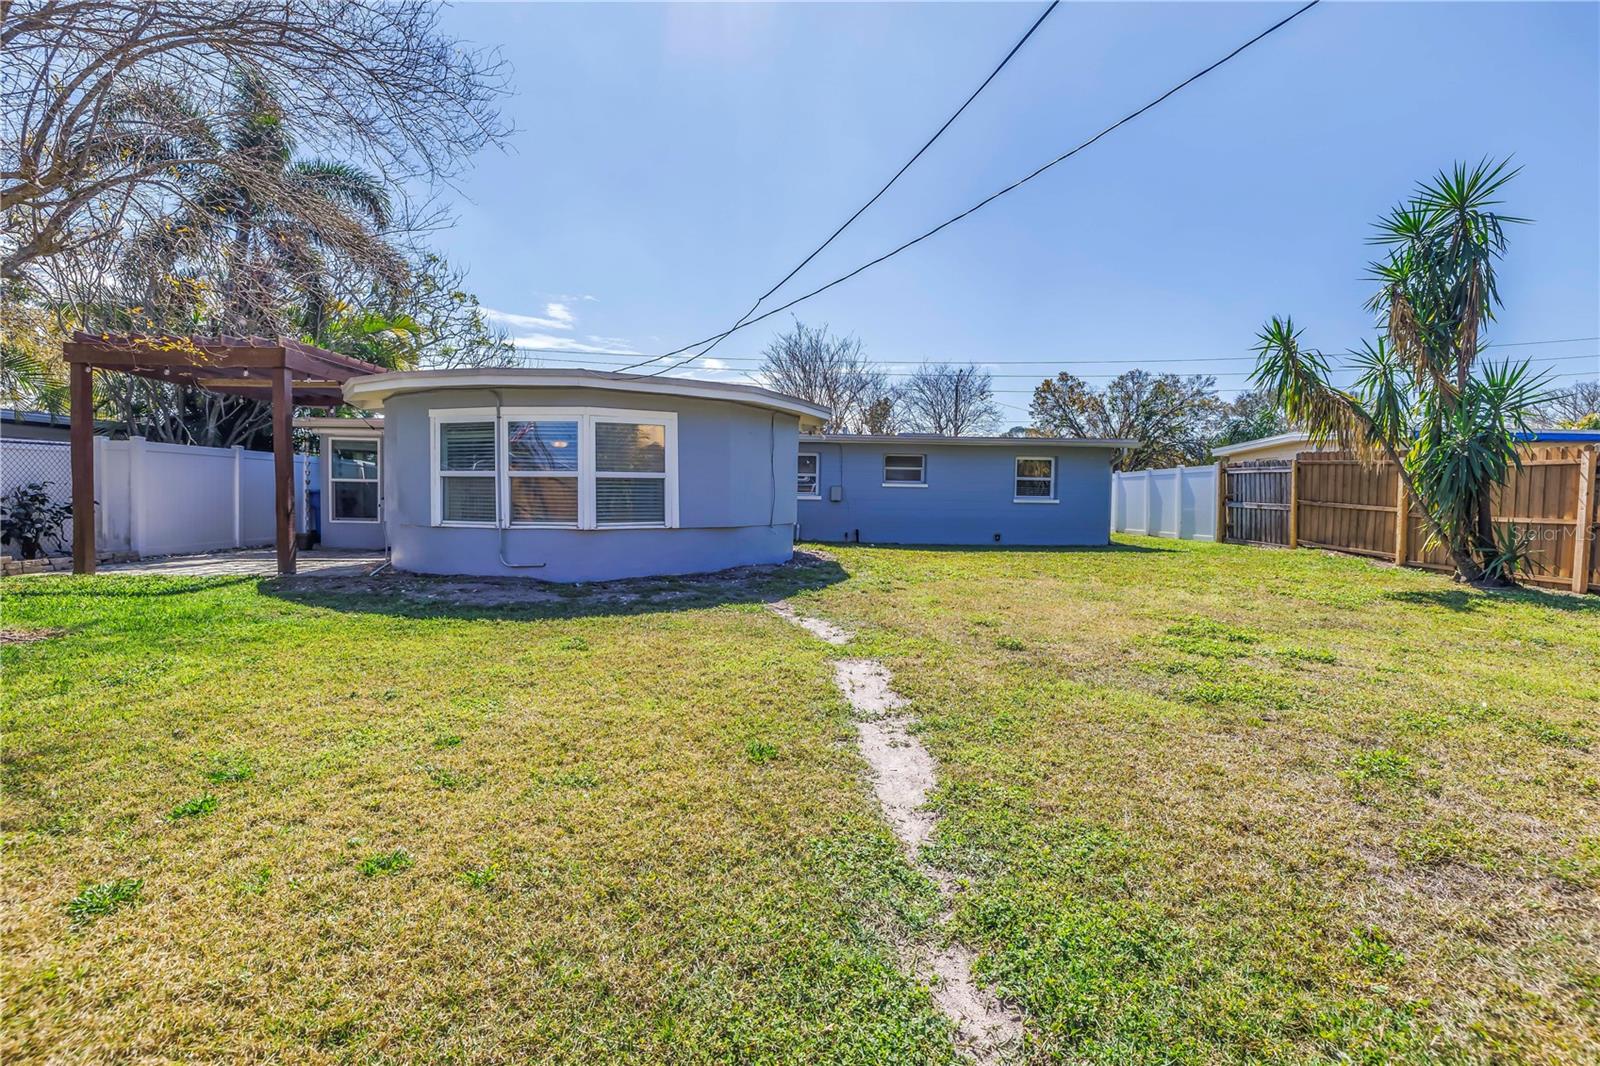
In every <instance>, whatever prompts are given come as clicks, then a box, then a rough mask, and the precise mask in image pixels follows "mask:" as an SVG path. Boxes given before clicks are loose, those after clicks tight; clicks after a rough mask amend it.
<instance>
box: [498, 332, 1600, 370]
mask: <svg viewBox="0 0 1600 1066" xmlns="http://www.w3.org/2000/svg"><path fill="white" fill-rule="evenodd" d="M1597 339H1600V338H1597ZM1528 343H1533V344H1536V343H1539V342H1537V341H1530V342H1528ZM523 350H524V351H526V352H528V353H529V354H531V355H543V354H546V353H551V352H557V351H558V349H554V348H530V349H523ZM1492 350H1493V349H1489V348H1485V349H1482V350H1481V351H1480V352H1479V355H1480V356H1484V355H1488V354H1489V353H1490V352H1491V351H1492ZM1255 358H1256V357H1255V356H1253V355H1219V356H1216V357H1214V358H1178V359H1168V358H1163V357H1161V356H1146V357H1145V358H1143V359H886V360H881V361H878V362H875V363H873V364H872V366H873V367H874V368H877V367H890V366H922V365H924V364H926V365H928V366H967V365H972V366H978V367H987V366H1043V367H1057V366H1132V367H1148V368H1151V369H1153V370H1156V371H1158V372H1159V370H1160V369H1161V368H1162V367H1163V366H1165V365H1167V364H1169V363H1185V364H1192V363H1204V364H1207V365H1210V364H1214V363H1238V362H1254V361H1255ZM1529 358H1530V359H1534V360H1538V361H1541V362H1546V363H1561V362H1569V361H1571V360H1573V359H1600V352H1584V353H1578V354H1567V355H1546V356H1530V357H1529ZM718 361H719V362H723V363H756V364H760V363H764V362H765V360H764V359H762V358H761V357H759V356H718ZM568 362H573V363H595V364H596V369H602V370H611V369H612V368H611V367H608V366H606V365H605V364H603V363H600V361H599V359H598V358H586V357H582V356H580V357H576V358H571V359H569V360H568ZM615 372H616V373H622V371H621V370H617V371H615ZM879 372H880V373H888V374H891V375H892V374H894V373H896V371H879ZM990 376H991V377H997V378H1003V377H1033V376H1035V375H1034V374H1032V373H1028V374H1005V373H1001V374H991V375H990ZM1080 376H1081V375H1080Z"/></svg>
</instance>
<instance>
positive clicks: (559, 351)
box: [517, 337, 1600, 366]
mask: <svg viewBox="0 0 1600 1066" xmlns="http://www.w3.org/2000/svg"><path fill="white" fill-rule="evenodd" d="M1580 341H1600V337H1557V338H1554V339H1551V340H1542V341H1491V342H1489V343H1488V344H1486V345H1484V346H1483V347H1482V348H1480V349H1478V351H1479V353H1480V354H1482V353H1483V352H1487V351H1489V350H1491V349H1493V348H1525V347H1528V346H1530V345H1535V344H1577V343H1579V342H1580ZM517 351H519V352H522V353H525V354H527V355H581V356H592V357H593V358H594V359H596V360H599V359H603V358H604V359H632V358H633V357H634V356H636V355H638V354H639V353H638V352H606V351H595V350H594V349H592V348H518V349H517ZM1254 358H1255V356H1253V355H1219V356H1216V357H1215V358H1208V357H1204V356H1201V357H1197V358H1192V359H1191V358H1187V357H1185V358H1180V359H1158V358H1156V357H1154V356H1148V357H1146V358H1144V359H990V360H985V361H979V365H980V366H999V365H1001V364H1003V363H1017V364H1025V365H1041V366H1042V365H1045V364H1048V365H1050V366H1056V365H1061V366H1072V365H1075V364H1076V365H1085V364H1089V363H1148V362H1162V363H1210V362H1220V361H1226V360H1237V359H1254ZM723 359H724V360H725V361H727V362H733V363H759V362H761V358H760V357H759V356H750V355H727V356H723ZM924 361H926V360H917V362H924ZM932 361H933V362H953V363H968V362H972V361H973V360H970V359H951V360H932Z"/></svg>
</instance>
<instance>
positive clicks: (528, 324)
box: [483, 301, 577, 329]
mask: <svg viewBox="0 0 1600 1066" xmlns="http://www.w3.org/2000/svg"><path fill="white" fill-rule="evenodd" d="M483 317H485V318H487V319H488V320H489V321H490V322H493V323H496V324H497V325H501V326H507V327H509V328H511V329H571V328H572V326H573V323H575V322H576V321H577V319H576V317H574V315H573V314H572V308H570V307H568V306H567V305H566V304H564V303H560V302H559V301H551V302H550V303H547V304H545V305H544V314H542V315H521V314H516V313H514V312H511V311H497V310H495V309H494V308H492V307H485V308H484V309H483Z"/></svg>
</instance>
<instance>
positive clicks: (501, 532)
mask: <svg viewBox="0 0 1600 1066" xmlns="http://www.w3.org/2000/svg"><path fill="white" fill-rule="evenodd" d="M489 391H490V392H491V393H492V394H493V395H494V432H495V450H496V451H499V443H500V440H499V438H500V408H502V407H503V406H505V404H504V401H502V400H501V398H500V390H499V389H490V390H489ZM506 451H507V453H508V454H507V455H506V463H507V465H508V466H509V464H510V462H511V456H510V454H509V453H510V451H511V436H510V434H507V435H506ZM507 481H508V491H507V495H508V496H509V495H510V492H509V479H507ZM494 492H495V513H496V514H497V515H498V514H499V510H500V476H499V472H498V471H497V472H496V474H495V483H494ZM507 502H508V504H509V500H508V501H507ZM510 517H511V516H510V515H506V516H505V517H504V518H501V519H500V520H499V521H497V522H495V527H496V529H495V533H496V537H497V538H498V540H499V545H498V552H497V554H499V556H500V565H501V566H503V567H505V568H506V569H507V570H538V569H540V568H541V567H544V566H548V565H549V564H548V563H513V562H511V561H510V560H509V559H507V558H506V529H507V528H508V526H509V523H510Z"/></svg>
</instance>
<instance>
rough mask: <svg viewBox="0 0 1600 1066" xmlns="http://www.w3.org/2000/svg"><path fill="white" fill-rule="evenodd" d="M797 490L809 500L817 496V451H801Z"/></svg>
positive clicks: (796, 483)
mask: <svg viewBox="0 0 1600 1066" xmlns="http://www.w3.org/2000/svg"><path fill="white" fill-rule="evenodd" d="M795 492H796V493H797V494H799V495H800V496H802V497H804V498H805V499H808V500H814V499H816V498H817V453H816V452H801V453H800V467H799V478H798V479H797V480H796V482H795Z"/></svg>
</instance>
